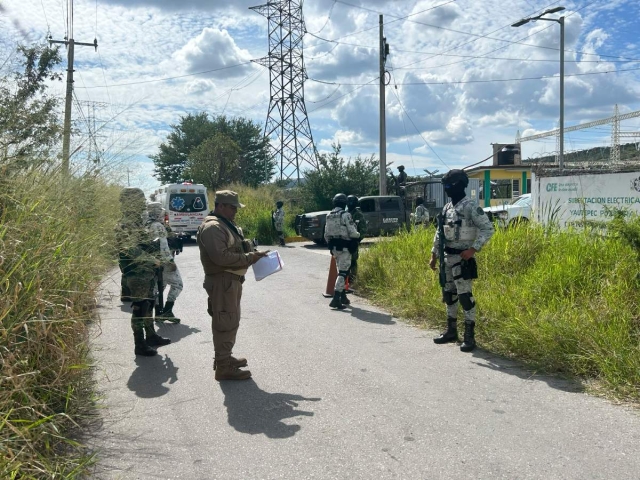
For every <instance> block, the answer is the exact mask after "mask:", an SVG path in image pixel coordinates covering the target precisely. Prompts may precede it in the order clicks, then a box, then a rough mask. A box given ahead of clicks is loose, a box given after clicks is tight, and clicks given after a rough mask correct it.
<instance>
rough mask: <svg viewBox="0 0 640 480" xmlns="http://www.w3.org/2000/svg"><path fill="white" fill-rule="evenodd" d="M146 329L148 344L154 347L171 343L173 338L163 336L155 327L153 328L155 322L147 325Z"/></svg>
mask: <svg viewBox="0 0 640 480" xmlns="http://www.w3.org/2000/svg"><path fill="white" fill-rule="evenodd" d="M144 331H145V333H146V336H147V339H146V342H147V345H151V346H152V347H162V346H164V345H169V344H170V343H171V340H169V339H168V338H164V337H161V336H160V335H158V334H157V333H156V330H155V328H153V323H151V324H150V325H145V326H144Z"/></svg>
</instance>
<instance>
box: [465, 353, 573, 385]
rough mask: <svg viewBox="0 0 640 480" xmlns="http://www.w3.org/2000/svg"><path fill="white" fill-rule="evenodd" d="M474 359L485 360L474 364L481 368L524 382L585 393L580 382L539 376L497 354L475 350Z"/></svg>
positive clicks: (559, 377)
mask: <svg viewBox="0 0 640 480" xmlns="http://www.w3.org/2000/svg"><path fill="white" fill-rule="evenodd" d="M471 354H472V355H473V356H474V357H476V358H478V359H481V360H483V361H482V362H473V363H475V364H476V365H477V366H479V367H484V368H489V369H491V370H496V371H498V372H501V373H506V374H509V375H515V376H516V377H518V378H521V379H523V380H530V381H537V382H545V383H546V384H547V385H549V386H550V387H551V388H555V389H556V390H561V391H563V392H570V393H582V392H584V391H585V388H584V386H583V385H582V384H581V383H580V382H579V381H578V380H573V379H570V378H566V377H562V376H560V375H551V374H547V373H545V374H538V373H537V372H536V370H534V369H532V368H529V367H527V366H526V365H524V364H522V363H518V362H517V361H515V360H511V359H509V358H505V357H501V356H499V355H496V354H495V353H490V352H487V351H485V350H482V349H477V348H476V349H475V350H474V351H473V352H472V353H471Z"/></svg>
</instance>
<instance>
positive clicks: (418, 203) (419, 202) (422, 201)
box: [416, 197, 424, 207]
mask: <svg viewBox="0 0 640 480" xmlns="http://www.w3.org/2000/svg"><path fill="white" fill-rule="evenodd" d="M418 205H424V198H422V197H418V198H416V207H417V206H418Z"/></svg>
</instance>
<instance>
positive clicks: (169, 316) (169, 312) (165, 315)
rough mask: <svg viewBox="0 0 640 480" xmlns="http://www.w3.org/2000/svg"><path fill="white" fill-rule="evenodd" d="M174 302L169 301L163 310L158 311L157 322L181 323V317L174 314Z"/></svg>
mask: <svg viewBox="0 0 640 480" xmlns="http://www.w3.org/2000/svg"><path fill="white" fill-rule="evenodd" d="M173 304H174V302H167V303H166V304H165V306H164V310H162V312H160V313H158V312H157V311H156V322H165V321H166V322H170V323H180V319H179V318H177V317H176V316H175V315H174V314H173Z"/></svg>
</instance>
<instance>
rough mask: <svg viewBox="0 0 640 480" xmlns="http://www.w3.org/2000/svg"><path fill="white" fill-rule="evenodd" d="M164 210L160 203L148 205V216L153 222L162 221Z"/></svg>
mask: <svg viewBox="0 0 640 480" xmlns="http://www.w3.org/2000/svg"><path fill="white" fill-rule="evenodd" d="M163 212H164V208H162V204H161V203H160V202H150V203H147V214H148V215H149V219H151V220H162V214H163Z"/></svg>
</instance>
